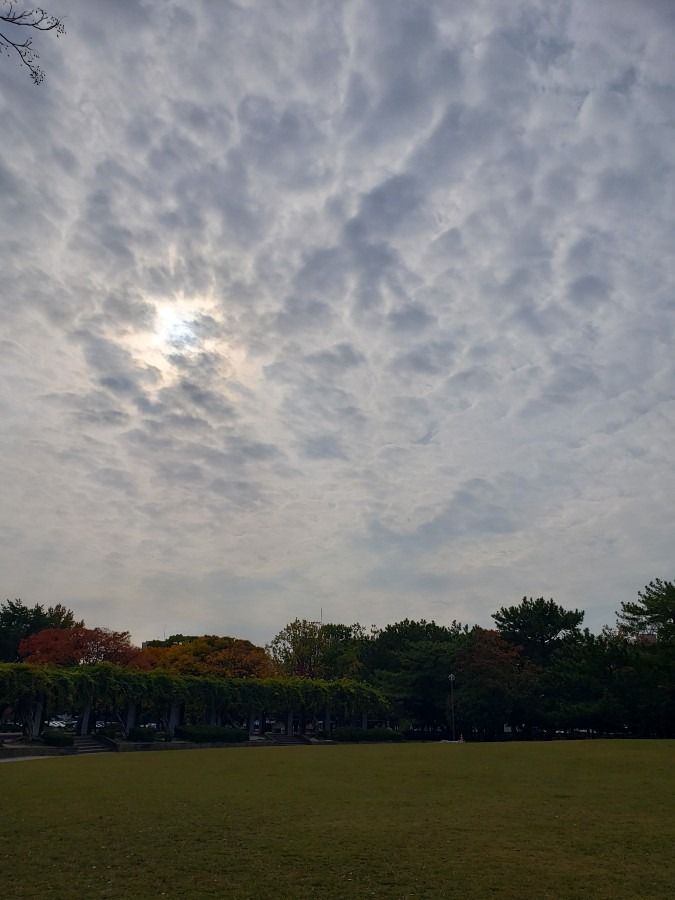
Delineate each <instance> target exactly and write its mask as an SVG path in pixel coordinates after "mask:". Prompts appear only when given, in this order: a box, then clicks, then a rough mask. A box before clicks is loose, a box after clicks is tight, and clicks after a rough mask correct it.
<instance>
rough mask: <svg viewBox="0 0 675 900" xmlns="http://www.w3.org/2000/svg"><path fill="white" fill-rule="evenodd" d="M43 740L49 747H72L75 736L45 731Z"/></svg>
mask: <svg viewBox="0 0 675 900" xmlns="http://www.w3.org/2000/svg"><path fill="white" fill-rule="evenodd" d="M42 739H43V741H44V742H45V744H46V746H47V747H72V746H73V744H74V739H73V735H72V734H64V732H63V731H45V732H44V733H43V735H42Z"/></svg>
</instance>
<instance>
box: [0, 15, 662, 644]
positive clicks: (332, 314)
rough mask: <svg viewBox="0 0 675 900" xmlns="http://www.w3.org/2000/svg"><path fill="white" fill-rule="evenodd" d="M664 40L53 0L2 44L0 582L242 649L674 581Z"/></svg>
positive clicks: (615, 18) (615, 25)
mask: <svg viewBox="0 0 675 900" xmlns="http://www.w3.org/2000/svg"><path fill="white" fill-rule="evenodd" d="M54 12H58V10H57V9H55V10H54ZM48 37H49V36H47V38H48ZM674 41H675V8H673V6H672V5H671V4H669V3H663V2H657V0H619V2H617V0H611V2H610V0H597V2H594V3H592V4H589V3H587V2H584V0H564V2H560V3H555V4H551V3H548V2H543V0H541V2H537V0H527V2H513V3H510V4H502V3H498V2H497V0H483V2H472V3H470V4H469V3H447V2H437V3H434V2H426V0H425V2H403V0H401V2H395V0H394V2H392V0H386V2H385V0H380V2H378V0H362V2H355V0H354V2H352V0H345V2H334V0H331V2H328V0H326V2H322V0H310V2H308V3H305V4H302V6H300V5H298V6H297V7H296V6H294V5H293V4H291V5H290V6H289V5H288V4H283V3H267V2H265V3H262V2H260V3H258V2H253V3H246V4H240V5H236V4H234V3H212V2H202V3H200V2H190V3H187V2H185V0H183V2H180V0H172V2H167V3H163V4H156V3H153V2H150V0H125V2H120V3H111V4H95V5H92V4H91V3H87V2H84V0H72V2H71V3H70V4H69V5H68V18H67V35H66V36H65V37H63V38H62V39H61V40H59V41H55V40H48V39H45V40H41V41H40V46H39V52H40V54H41V59H42V64H43V67H44V69H45V70H46V72H47V80H46V81H45V83H44V84H43V85H42V86H41V87H40V88H36V87H35V86H34V85H33V84H32V83H31V82H30V80H29V78H28V77H27V76H26V74H25V73H24V72H22V71H21V70H20V69H18V68H16V67H15V66H13V65H11V64H10V62H8V61H7V60H6V59H5V60H0V103H1V104H2V121H3V128H2V131H1V133H0V147H1V150H2V152H1V153H0V205H1V207H2V218H1V220H0V228H1V229H2V234H1V241H0V256H1V261H0V265H1V271H2V278H1V280H0V291H1V293H0V323H1V324H0V327H1V328H2V353H1V354H0V367H1V368H2V381H1V382H0V385H1V387H0V412H1V414H2V423H3V427H2V429H1V431H0V446H1V448H2V461H3V489H2V509H3V516H2V522H1V523H0V559H1V561H2V564H1V570H2V572H3V585H2V591H3V595H6V596H11V597H14V596H17V597H19V596H20V597H22V598H23V599H24V600H26V601H27V602H50V603H52V602H65V603H68V604H69V605H71V606H73V607H74V608H76V610H77V611H78V614H80V615H83V616H84V617H85V618H86V619H87V621H88V622H90V623H92V624H106V625H109V626H112V627H116V628H125V629H126V628H130V629H131V630H132V632H133V633H134V636H135V637H136V638H137V639H138V640H141V639H143V638H146V637H153V636H157V635H158V634H160V633H161V631H162V630H163V629H167V633H168V632H169V631H183V632H185V631H187V632H218V633H230V634H237V635H239V636H241V637H248V638H251V639H253V640H258V641H264V640H267V639H269V638H270V637H271V636H272V635H273V634H274V633H275V632H276V631H277V630H278V629H279V628H280V627H282V626H283V625H284V624H285V623H286V622H287V621H289V620H290V619H292V618H294V617H295V616H301V617H308V618H317V616H318V614H319V609H320V608H321V607H323V613H324V617H325V618H328V619H331V620H334V621H343V622H351V621H355V620H360V621H362V622H363V623H364V624H370V623H377V624H384V623H386V622H391V621H395V620H396V619H400V618H403V617H405V616H409V617H422V616H425V617H427V618H430V617H433V618H435V619H437V620H438V621H442V622H444V621H448V620H450V619H453V618H458V619H460V620H463V621H467V622H469V623H472V622H476V621H477V622H481V623H483V624H487V623H488V622H489V614H490V612H491V611H493V610H495V609H496V608H498V606H500V605H502V604H503V603H511V602H517V600H518V599H519V598H520V597H522V596H523V595H524V594H526V593H527V594H528V595H529V594H533V595H540V594H546V595H548V596H550V595H552V596H554V597H555V598H556V600H558V601H559V602H561V603H563V604H564V605H570V606H581V607H583V608H585V609H586V610H587V612H588V618H587V621H588V624H589V625H590V626H591V627H593V628H599V627H600V626H601V625H603V624H605V623H610V622H612V621H613V612H614V610H615V609H616V608H617V607H618V605H619V603H620V602H621V601H622V600H626V599H630V598H631V597H633V596H634V594H635V592H636V590H638V589H639V588H640V587H642V586H643V585H644V584H645V583H646V582H647V581H648V580H649V579H651V578H652V577H655V576H660V577H670V576H672V574H673V573H672V571H670V570H669V566H670V565H672V541H673V530H672V504H671V503H670V502H669V498H671V497H672V496H673V495H674V494H675V476H674V472H673V455H672V452H671V448H672V436H673V424H674V418H675V400H674V398H673V389H674V385H675V371H674V364H673V353H672V346H673V337H674V335H673V327H674V326H673V321H674V312H675V303H674V300H673V297H674V296H675V264H674V261H673V252H672V235H673V233H674V229H673V226H674V225H675V222H674V219H675V212H674V210H675V202H674V198H673V190H672V186H673V184H674V183H675V179H674V175H675V172H674V171H673V168H674V166H673V160H675V139H674V135H675V131H674V129H673V122H674V120H675V92H674V90H673V86H674V85H675V62H674V57H673V54H672V47H673V43H674Z"/></svg>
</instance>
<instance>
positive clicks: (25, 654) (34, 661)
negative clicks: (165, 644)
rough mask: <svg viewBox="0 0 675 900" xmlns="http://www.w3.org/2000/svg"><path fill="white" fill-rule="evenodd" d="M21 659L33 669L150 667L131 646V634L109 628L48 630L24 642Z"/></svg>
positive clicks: (20, 654) (140, 653) (20, 648)
mask: <svg viewBox="0 0 675 900" xmlns="http://www.w3.org/2000/svg"><path fill="white" fill-rule="evenodd" d="M19 656H20V657H21V659H22V660H23V661H24V662H27V663H29V664H31V665H50V664H51V665H57V666H86V665H94V664H95V663H101V662H109V663H114V664H115V665H118V666H130V667H134V668H146V667H147V665H148V664H147V662H146V660H145V657H144V655H143V652H142V651H141V650H140V649H139V648H138V647H134V646H133V644H132V643H131V637H130V635H129V632H128V631H111V629H109V628H83V627H75V628H47V629H44V630H43V631H39V632H37V634H33V635H31V636H30V637H27V638H24V639H23V640H22V641H21V643H20V644H19Z"/></svg>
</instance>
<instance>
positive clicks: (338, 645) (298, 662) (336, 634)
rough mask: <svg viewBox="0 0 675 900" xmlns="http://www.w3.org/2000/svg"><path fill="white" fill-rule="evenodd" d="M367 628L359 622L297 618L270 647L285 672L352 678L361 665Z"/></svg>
mask: <svg viewBox="0 0 675 900" xmlns="http://www.w3.org/2000/svg"><path fill="white" fill-rule="evenodd" d="M364 639H365V630H364V628H363V626H362V625H359V624H358V623H356V624H354V625H335V624H331V623H326V624H324V623H322V622H310V621H308V620H307V619H294V620H293V621H292V622H289V623H288V625H286V627H285V628H282V630H281V631H280V632H279V634H277V635H276V637H275V638H274V639H273V640H272V642H271V643H270V644H269V645H268V647H267V650H268V652H269V653H270V655H271V657H272V659H273V660H274V662H275V663H276V665H277V666H278V668H279V671H280V672H283V673H284V675H298V676H300V677H302V678H327V679H336V678H346V677H349V678H353V677H354V676H355V675H356V674H357V673H358V670H359V668H360V662H359V653H358V649H359V646H360V644H361V642H362V641H363V640H364Z"/></svg>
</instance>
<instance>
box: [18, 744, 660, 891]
mask: <svg viewBox="0 0 675 900" xmlns="http://www.w3.org/2000/svg"><path fill="white" fill-rule="evenodd" d="M674 763H675V743H673V742H667V741H653V742H648V741H642V742H638V741H615V742H609V741H587V742H575V743H565V742H559V743H541V744H491V745H490V744H464V745H455V744H423V745H381V746H375V745H368V746H342V747H337V746H326V747H297V748H295V747H293V748H282V747H280V748H270V749H260V750H245V749H224V750H194V751H187V750H186V751H181V752H176V753H173V752H163V753H138V754H132V753H130V754H126V753H125V754H118V755H115V754H112V753H110V754H100V755H96V756H89V757H79V758H78V757H65V758H61V759H51V760H35V761H27V762H20V763H19V762H16V763H15V762H12V763H2V764H0V779H1V782H0V872H1V875H0V879H1V880H0V893H1V894H2V895H3V896H6V897H13V898H31V900H33V898H36V897H47V898H64V900H70V898H87V900H91V898H98V897H115V898H146V897H147V898H150V897H152V898H154V897H161V896H166V897H176V898H181V897H223V898H225V897H226V898H247V897H251V898H253V897H257V898H268V897H274V898H282V900H283V898H287V897H288V898H295V897H298V898H302V897H313V896H315V895H317V894H318V895H322V896H323V897H391V898H404V897H406V898H407V897H410V898H422V897H454V896H457V897H481V898H483V897H490V896H497V897H519V898H520V897H523V898H524V897H528V898H544V897H555V898H562V897H565V898H567V897H579V898H581V897H584V898H588V897H592V898H600V897H606V898H621V897H626V898H628V897H631V898H632V897H670V896H673V893H675V765H674Z"/></svg>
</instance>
